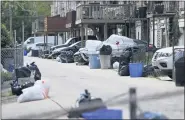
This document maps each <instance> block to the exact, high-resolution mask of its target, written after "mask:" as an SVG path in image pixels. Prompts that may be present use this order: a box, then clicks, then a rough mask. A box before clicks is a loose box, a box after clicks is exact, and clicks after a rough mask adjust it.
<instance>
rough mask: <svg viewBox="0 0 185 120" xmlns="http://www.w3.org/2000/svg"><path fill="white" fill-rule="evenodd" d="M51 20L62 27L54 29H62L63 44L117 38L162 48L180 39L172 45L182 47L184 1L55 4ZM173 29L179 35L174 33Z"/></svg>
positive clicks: (64, 2)
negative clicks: (91, 37)
mask: <svg viewBox="0 0 185 120" xmlns="http://www.w3.org/2000/svg"><path fill="white" fill-rule="evenodd" d="M51 18H53V20H54V18H55V20H56V19H61V20H63V21H62V23H61V25H62V26H59V24H58V26H57V25H56V26H57V27H61V29H60V32H62V36H63V37H64V39H65V40H66V39H67V38H70V37H73V36H87V35H90V34H94V35H97V36H98V38H99V39H100V40H105V39H107V38H108V37H109V36H110V35H111V34H120V35H123V36H128V37H130V38H133V39H140V40H146V41H148V42H150V43H151V44H154V45H155V46H156V47H158V48H161V47H168V46H171V45H172V37H173V36H174V35H175V36H178V35H179V36H178V37H177V38H176V39H177V41H176V43H175V44H183V43H184V39H183V35H184V34H183V33H184V32H183V31H184V24H183V23H184V2H183V1H168V2H164V1H83V2H82V1H56V0H54V1H53V3H52V5H51ZM172 20H176V22H174V21H172ZM48 24H49V23H48ZM56 24H57V23H56ZM64 24H65V25H64ZM172 26H173V27H172ZM174 26H175V27H176V29H178V30H179V31H178V30H176V32H175V33H173V31H172V30H173V29H174ZM58 30H59V29H58ZM53 31H54V30H53ZM177 31H178V32H177ZM54 32H57V33H58V32H59V31H54ZM82 38H83V37H82ZM86 39H87V37H86ZM173 39H174V38H173ZM64 42H65V41H64Z"/></svg>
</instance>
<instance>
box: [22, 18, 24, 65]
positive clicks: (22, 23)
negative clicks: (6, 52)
mask: <svg viewBox="0 0 185 120" xmlns="http://www.w3.org/2000/svg"><path fill="white" fill-rule="evenodd" d="M22 52H23V53H22V55H23V56H22V65H24V21H22Z"/></svg>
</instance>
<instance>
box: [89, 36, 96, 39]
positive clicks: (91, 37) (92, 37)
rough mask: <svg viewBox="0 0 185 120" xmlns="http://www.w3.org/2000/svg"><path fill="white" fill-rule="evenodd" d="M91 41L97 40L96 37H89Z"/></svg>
mask: <svg viewBox="0 0 185 120" xmlns="http://www.w3.org/2000/svg"><path fill="white" fill-rule="evenodd" d="M88 39H89V40H97V38H96V36H88Z"/></svg>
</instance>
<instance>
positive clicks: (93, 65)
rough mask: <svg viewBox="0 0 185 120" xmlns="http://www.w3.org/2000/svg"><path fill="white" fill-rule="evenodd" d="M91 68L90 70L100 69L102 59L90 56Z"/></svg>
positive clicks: (95, 55)
mask: <svg viewBox="0 0 185 120" xmlns="http://www.w3.org/2000/svg"><path fill="white" fill-rule="evenodd" d="M89 67H90V69H99V68H100V58H99V55H98V54H89Z"/></svg>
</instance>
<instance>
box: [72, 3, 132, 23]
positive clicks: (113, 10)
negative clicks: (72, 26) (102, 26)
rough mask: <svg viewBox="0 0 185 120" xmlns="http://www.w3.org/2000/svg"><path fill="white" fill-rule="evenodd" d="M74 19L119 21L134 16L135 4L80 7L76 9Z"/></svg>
mask: <svg viewBox="0 0 185 120" xmlns="http://www.w3.org/2000/svg"><path fill="white" fill-rule="evenodd" d="M76 11H77V15H76V19H77V20H81V19H100V20H103V19H109V20H116V19H117V20H121V19H125V18H130V17H132V16H134V15H135V4H122V5H120V4H119V5H115V4H109V5H99V4H98V5H97V4H96V5H95V4H93V5H80V6H78V7H77V10H76Z"/></svg>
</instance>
